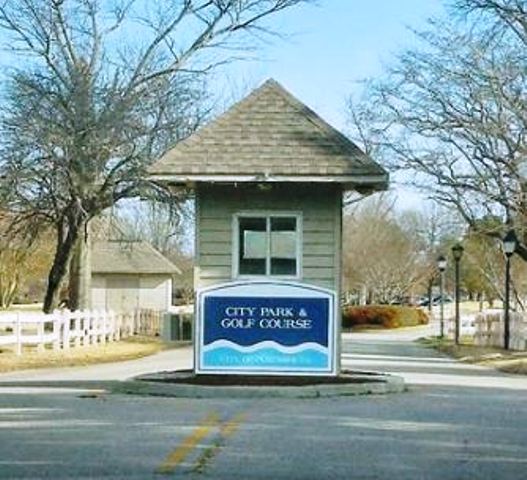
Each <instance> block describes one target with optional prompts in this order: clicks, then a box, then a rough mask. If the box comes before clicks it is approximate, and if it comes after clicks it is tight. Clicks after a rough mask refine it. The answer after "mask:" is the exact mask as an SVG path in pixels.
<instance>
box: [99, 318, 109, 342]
mask: <svg viewBox="0 0 527 480" xmlns="http://www.w3.org/2000/svg"><path fill="white" fill-rule="evenodd" d="M99 318H100V325H101V336H100V337H99V338H100V341H101V343H102V344H103V345H105V344H106V332H107V328H106V320H107V317H106V310H101V311H100V317H99Z"/></svg>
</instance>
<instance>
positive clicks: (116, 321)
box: [110, 310, 122, 342]
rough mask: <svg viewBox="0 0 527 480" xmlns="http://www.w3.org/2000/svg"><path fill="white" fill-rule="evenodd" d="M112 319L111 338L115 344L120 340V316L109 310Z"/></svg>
mask: <svg viewBox="0 0 527 480" xmlns="http://www.w3.org/2000/svg"><path fill="white" fill-rule="evenodd" d="M110 312H111V314H112V318H113V338H114V340H115V341H116V342H118V341H119V340H121V328H122V321H121V316H120V315H118V314H117V313H115V312H114V311H113V310H110Z"/></svg>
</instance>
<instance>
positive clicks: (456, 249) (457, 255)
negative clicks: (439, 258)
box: [452, 242, 465, 345]
mask: <svg viewBox="0 0 527 480" xmlns="http://www.w3.org/2000/svg"><path fill="white" fill-rule="evenodd" d="M464 250H465V249H464V248H463V245H461V243H459V242H458V243H456V244H455V245H454V246H453V247H452V256H453V257H454V260H455V262H456V331H455V335H454V341H455V343H456V345H458V344H459V262H460V261H461V257H462V256H463V251H464Z"/></svg>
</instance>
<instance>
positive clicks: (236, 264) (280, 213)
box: [232, 210, 303, 280]
mask: <svg viewBox="0 0 527 480" xmlns="http://www.w3.org/2000/svg"><path fill="white" fill-rule="evenodd" d="M247 217H251V218H265V219H266V225H267V228H266V236H267V239H268V240H270V234H271V230H270V226H271V222H270V220H269V219H270V218H271V217H294V218H295V219H296V274H295V275H271V242H270V241H267V255H266V259H265V271H266V272H268V273H265V274H261V275H255V274H251V275H241V274H240V256H239V255H240V218H247ZM302 232H303V224H302V212H298V211H284V210H244V211H242V212H237V213H235V214H234V215H233V216H232V278H233V279H255V278H279V279H284V280H286V279H287V280H300V279H301V278H302V245H303V242H302Z"/></svg>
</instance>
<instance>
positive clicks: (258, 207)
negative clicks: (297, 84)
mask: <svg viewBox="0 0 527 480" xmlns="http://www.w3.org/2000/svg"><path fill="white" fill-rule="evenodd" d="M150 174H151V178H152V179H153V180H155V181H158V182H160V183H164V184H166V185H170V186H172V187H173V188H179V187H182V186H183V187H185V188H189V187H190V188H193V189H194V191H195V198H196V245H195V272H194V281H195V287H196V289H197V290H198V291H199V292H200V293H199V297H200V298H201V299H204V298H205V297H207V298H208V299H210V302H209V305H212V304H213V302H215V303H214V305H216V306H217V308H216V307H214V308H216V310H213V309H212V310H210V311H207V310H206V308H207V307H206V306H205V300H203V308H201V306H200V305H201V300H200V303H199V305H198V307H199V311H200V326H199V328H198V330H199V332H198V333H199V335H198V338H197V340H196V345H197V350H198V353H197V355H196V365H197V371H198V372H205V371H211V372H212V373H221V372H224V371H230V372H235V373H243V372H245V371H248V370H247V369H248V368H249V369H252V370H251V371H254V372H269V373H276V374H281V373H288V372H289V373H291V372H297V373H298V372H303V373H304V374H309V373H310V372H311V373H313V374H316V373H317V370H316V368H312V366H313V365H314V364H315V363H317V361H318V360H313V358H308V356H309V355H311V353H313V355H315V356H317V355H318V353H317V352H311V353H307V354H305V349H309V348H310V346H312V345H313V343H310V342H312V339H311V337H309V335H311V333H312V332H314V331H315V330H316V328H319V327H320V328H321V329H322V328H326V327H327V322H329V330H328V329H327V328H326V330H325V333H324V335H326V334H327V332H328V331H329V332H330V333H329V336H330V337H331V338H330V339H329V340H328V338H327V336H326V337H324V338H325V340H323V341H322V340H320V342H322V343H321V344H320V345H321V346H320V347H317V348H319V350H320V349H322V350H321V351H322V352H324V353H323V355H324V357H323V360H321V361H320V362H319V364H320V365H322V364H324V368H325V370H324V368H322V369H320V370H318V372H319V373H320V372H323V371H326V372H331V373H337V372H338V370H339V366H338V358H340V356H339V352H338V349H339V347H338V340H337V339H338V338H340V321H339V320H338V319H340V311H339V306H338V302H334V301H333V302H334V303H336V304H335V307H334V308H332V309H331V314H330V317H331V318H329V320H327V317H324V318H326V320H322V317H321V316H319V317H320V318H318V319H317V320H316V321H313V322H311V320H310V322H311V323H309V322H308V324H306V325H308V326H307V327H306V329H305V332H304V333H305V335H304V337H302V334H300V333H299V332H296V333H295V332H293V331H292V330H291V329H290V328H289V327H286V328H284V329H282V330H280V331H278V330H277V331H276V332H268V333H269V334H268V335H267V333H265V332H263V331H262V328H263V327H262V325H268V322H267V319H263V320H262V322H263V323H259V322H256V324H255V319H254V318H249V317H247V318H244V319H242V320H240V319H238V320H237V321H238V324H237V325H234V328H229V325H230V324H229V322H227V321H226V320H225V321H222V318H224V317H225V315H227V316H228V314H229V312H233V311H236V312H238V313H243V312H251V315H252V314H253V312H264V311H265V312H267V311H269V309H266V308H262V309H253V308H252V307H251V308H250V307H249V305H259V306H262V305H269V304H270V303H269V302H271V303H272V302H274V305H279V303H280V301H281V300H280V299H279V298H278V297H277V295H278V294H269V293H265V292H264V289H263V285H264V284H269V283H273V282H274V284H275V285H278V283H280V285H278V286H277V287H276V288H278V289H282V290H280V291H281V292H282V293H280V295H289V294H290V295H294V294H295V292H297V291H298V290H299V289H300V290H302V289H304V290H303V292H304V293H305V294H306V295H308V294H309V293H308V292H309V288H310V287H312V288H313V289H317V288H318V289H319V293H317V294H316V295H325V293H320V292H321V290H320V289H325V290H324V291H325V292H331V295H332V296H333V298H339V293H340V283H341V237H342V200H343V193H344V191H346V190H356V191H360V192H372V191H376V190H383V189H386V188H387V185H388V174H387V172H386V171H385V170H384V169H383V168H382V167H381V166H379V165H378V164H376V163H375V162H374V161H373V160H372V159H371V158H369V157H368V156H367V155H365V154H364V153H363V152H362V151H361V150H360V149H359V148H358V147H357V146H356V145H355V144H354V143H353V142H351V141H350V140H349V139H348V138H347V137H345V136H344V135H343V134H341V133H340V132H338V131H337V130H335V129H334V128H333V127H331V126H330V125H329V124H328V123H326V122H325V121H324V120H322V119H321V118H320V117H319V116H318V115H317V114H316V113H315V112H313V111H312V110H310V109H309V108H308V107H307V106H306V105H304V104H303V103H302V102H300V101H299V100H297V99H296V98H295V97H293V96H292V95H291V94H290V93H289V92H287V91H286V90H285V89H284V88H283V87H282V86H281V85H280V84H278V83H277V82H276V81H274V80H268V81H267V82H266V83H264V84H263V85H262V86H261V87H260V88H258V89H257V90H255V91H254V92H252V93H251V94H250V95H249V96H248V97H246V98H245V99H243V100H242V101H240V102H239V103H237V104H236V105H234V106H233V107H232V108H230V109H229V110H228V111H227V112H226V113H224V114H223V115H221V116H220V117H219V118H217V119H216V120H214V121H212V122H211V123H209V124H208V125H206V126H204V127H203V128H201V129H199V130H198V131H197V132H196V133H194V134H193V135H191V136H190V137H189V138H187V139H186V140H184V141H182V142H180V143H178V144H177V145H176V146H175V147H174V148H173V149H171V150H169V151H168V152H167V153H166V154H165V155H164V156H163V157H161V158H160V159H159V160H158V161H157V162H156V163H155V164H154V165H153V166H152V167H151V169H150ZM251 285H252V286H251ZM273 288H274V287H273ZM248 289H249V291H250V292H251V295H252V297H251V298H250V299H248V298H249V297H246V296H245V295H247V294H246V293H244V292H247V290H248ZM214 291H217V292H220V291H221V292H224V293H221V294H220V293H214ZM273 291H276V290H273ZM225 292H227V293H225ZM228 292H231V293H228ZM232 292H237V293H236V295H238V294H239V295H242V294H243V295H244V298H245V300H239V299H238V298H237V297H236V298H235V297H234V296H232V297H229V298H230V299H231V300H232V302H233V303H232V304H233V305H234V304H235V303H236V302H238V303H239V302H241V303H239V304H240V305H244V308H243V309H241V310H240V309H238V310H233V309H232V308H231V307H225V304H224V303H222V302H224V300H222V299H221V298H220V296H221V295H235V294H234V293H232ZM240 292H241V293H240ZM288 292H289V293H288ZM266 295H268V298H267V299H263V297H264V296H266ZM313 295H315V294H313ZM273 296H274V297H273ZM231 300H229V301H231ZM316 301H318V300H316ZM211 302H212V303H211ZM251 302H252V303H251ZM258 302H259V303H258ZM265 302H267V303H265ZM238 303H236V304H237V305H238ZM307 304H308V303H307V301H306V305H307ZM245 306H247V307H245ZM211 308H212V307H211ZM273 311H276V312H284V311H288V312H290V313H291V314H293V311H295V312H296V310H294V309H292V308H291V309H289V310H287V309H280V308H276V309H274V310H273ZM310 311H311V312H312V313H313V312H315V311H314V310H313V309H311V310H310V308H308V307H306V308H302V307H301V306H300V307H299V308H298V312H299V315H300V317H302V318H304V317H305V315H308V316H309V315H311V313H309V312H310ZM207 312H208V313H207ZM222 312H223V313H222ZM306 312H307V313H306ZM221 315H224V317H222V316H221ZM278 315H279V314H278ZM313 315H315V313H313ZM303 316H304V317H303ZM315 316H316V315H315ZM286 320H287V319H286ZM243 321H246V324H245V325H248V326H249V328H250V331H245V333H243V334H240V336H237V335H238V334H237V333H236V331H238V327H240V326H243ZM240 322H241V323H240ZM276 322H278V323H276ZM276 322H275V323H274V324H273V325H293V324H290V323H289V322H287V321H286V322H285V323H284V322H283V319H276ZM279 322H282V323H279ZM298 322H299V323H298V324H299V325H300V324H302V325H303V323H302V321H301V320H299V321H298ZM254 325H257V326H254ZM310 325H311V326H310ZM315 325H316V328H315ZM312 327H313V328H312ZM286 330H287V331H286ZM288 335H289V337H288V338H286V337H287V336H288ZM295 336H296V337H298V344H296V343H294V342H295V341H296V340H291V338H292V337H295ZM296 337H295V338H296ZM301 337H302V338H301ZM264 340H265V341H264ZM269 341H271V343H269ZM317 341H318V340H317ZM225 342H227V343H225ZM254 342H259V343H254ZM293 344H294V345H297V346H300V347H298V348H301V349H303V350H304V353H300V354H298V356H295V354H294V353H291V352H292V351H291V350H290V347H291V345H293ZM322 344H323V345H322ZM248 345H249V346H248ZM269 345H272V346H273V348H274V350H273V351H272V352H269V351H267V350H265V348H266V347H268V346H269ZM328 345H329V347H328ZM332 345H334V346H335V347H334V348H333V347H332ZM226 348H227V349H228V352H227V353H225V352H226V350H225V349H226ZM233 348H234V350H233ZM295 348H296V347H295ZM328 348H329V350H328ZM222 349H223V350H222ZM255 349H257V351H256V350H255ZM328 351H329V354H328ZM224 353H225V354H224ZM302 355H304V356H302ZM328 355H329V356H328ZM233 359H234V360H233ZM238 361H239V363H238V364H235V363H236V362H238ZM286 364H287V366H286ZM209 366H210V370H208V368H209Z"/></svg>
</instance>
